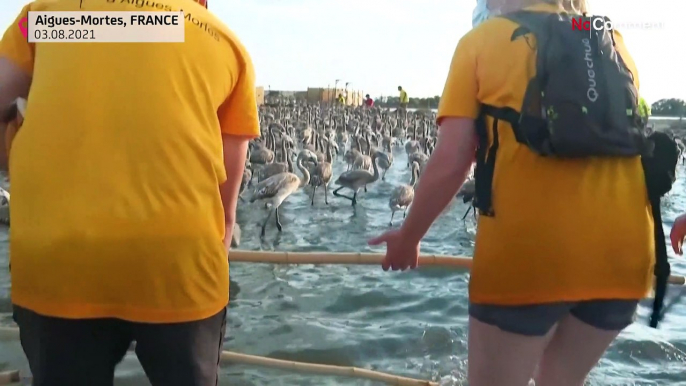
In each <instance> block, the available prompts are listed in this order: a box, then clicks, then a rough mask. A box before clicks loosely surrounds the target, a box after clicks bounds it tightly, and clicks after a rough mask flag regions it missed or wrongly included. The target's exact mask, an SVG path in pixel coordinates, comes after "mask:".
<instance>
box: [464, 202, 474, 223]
mask: <svg viewBox="0 0 686 386" xmlns="http://www.w3.org/2000/svg"><path fill="white" fill-rule="evenodd" d="M470 210H472V206H471V205H470V206H469V208H467V211H466V212H465V214H464V216H462V220H464V219H466V218H467V215H468V214H469V211H470Z"/></svg>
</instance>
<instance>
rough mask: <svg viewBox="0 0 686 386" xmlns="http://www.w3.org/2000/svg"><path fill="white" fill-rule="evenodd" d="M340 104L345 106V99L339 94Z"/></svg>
mask: <svg viewBox="0 0 686 386" xmlns="http://www.w3.org/2000/svg"><path fill="white" fill-rule="evenodd" d="M338 103H340V104H341V105H344V104H345V97H344V96H343V94H338Z"/></svg>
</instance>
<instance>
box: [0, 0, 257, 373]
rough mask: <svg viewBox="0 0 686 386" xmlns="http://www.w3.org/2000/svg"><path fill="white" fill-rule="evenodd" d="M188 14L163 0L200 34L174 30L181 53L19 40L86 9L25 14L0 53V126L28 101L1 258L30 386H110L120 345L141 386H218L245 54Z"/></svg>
mask: <svg viewBox="0 0 686 386" xmlns="http://www.w3.org/2000/svg"><path fill="white" fill-rule="evenodd" d="M198 2H201V4H197V3H196V2H195V1H193V0H165V4H166V5H168V6H170V7H171V8H172V9H176V10H178V9H183V10H184V11H186V12H187V14H190V13H192V14H193V17H194V20H195V19H197V20H198V21H199V22H200V23H201V25H204V26H205V27H204V28H203V27H201V28H198V26H197V25H194V24H192V23H190V22H187V23H186V26H185V43H183V44H173V45H169V44H152V45H150V44H143V45H137V44H111V45H108V44H54V45H50V46H49V47H48V46H47V45H42V44H40V43H39V44H34V43H29V42H27V40H26V37H25V35H24V33H23V31H22V30H21V28H19V24H20V21H21V20H24V19H26V18H27V16H28V14H29V13H30V12H31V11H47V12H50V11H100V10H102V4H103V3H104V2H93V1H91V2H83V9H79V3H78V2H73V1H34V2H31V3H29V4H28V5H26V6H25V7H24V8H23V9H22V10H21V12H20V14H19V15H18V17H17V18H16V20H15V21H14V22H13V23H12V24H11V25H10V26H9V28H8V29H7V31H6V32H5V33H4V36H3V37H2V40H0V117H11V116H12V113H13V112H12V109H13V108H16V107H14V106H13V101H15V100H16V99H17V98H20V97H21V98H27V104H26V119H25V120H24V121H23V124H22V125H21V127H20V128H19V129H18V134H17V136H16V138H14V141H12V142H11V152H12V162H11V164H10V165H9V166H10V168H11V175H12V237H11V238H10V251H11V252H10V254H11V264H12V269H11V283H12V305H13V312H14V314H13V317H14V320H15V321H16V322H17V324H18V326H19V332H20V336H21V345H22V348H23V350H24V353H25V355H26V357H27V359H28V363H29V367H30V369H31V373H32V375H33V383H32V384H33V385H34V386H62V385H64V386H112V384H113V382H114V379H113V378H114V373H115V367H116V366H117V364H118V363H119V362H120V361H121V360H122V359H123V358H124V356H125V355H126V353H127V351H128V349H129V347H130V344H131V342H133V341H136V347H135V353H136V356H137V357H138V360H139V362H140V363H141V365H142V366H143V368H144V369H145V373H146V374H147V376H148V378H149V380H150V383H149V384H152V385H153V386H216V385H217V382H218V376H219V361H220V355H221V350H222V346H223V342H224V334H225V330H226V312H227V311H226V308H227V304H228V302H229V264H228V259H227V252H228V250H229V248H230V241H231V239H232V237H231V236H232V232H233V228H234V224H235V218H236V202H237V198H238V190H239V187H240V184H241V179H242V176H243V169H244V165H245V158H246V154H247V148H248V142H249V141H250V140H251V139H252V138H255V137H257V136H259V133H260V131H259V130H260V129H259V121H258V115H257V100H256V96H255V72H254V69H253V65H252V62H251V59H250V56H249V55H248V52H247V51H246V49H245V47H244V46H243V45H242V44H241V43H240V41H239V39H238V38H237V37H236V36H235V35H234V34H233V33H232V32H231V31H230V30H229V29H228V28H227V27H226V26H225V25H223V24H222V23H221V22H220V21H219V19H218V18H217V17H215V16H213V15H212V14H211V13H209V12H208V10H207V9H206V7H205V5H204V3H205V1H204V0H198ZM139 3H143V2H139ZM155 4H156V3H154V2H146V5H145V6H143V9H141V8H140V4H128V3H126V2H116V4H115V3H112V4H108V5H107V6H108V10H109V11H126V12H133V11H138V12H140V11H155V10H156V9H157V8H155V7H154V5H155ZM208 31H209V32H212V33H208ZM151 47H154V49H151ZM56 63H57V65H56ZM132 64H133V65H134V66H135V67H136V70H135V71H128V72H127V73H126V74H125V75H123V77H122V76H121V74H118V73H111V72H107V71H105V72H103V70H102V69H103V68H109V67H110V66H113V67H127V66H128V67H130V66H131V65H132ZM170 79H173V80H174V82H172V83H173V84H172V83H170V81H169V80H170ZM122 101H129V102H128V103H125V106H124V105H122ZM20 107H21V106H20ZM21 108H23V107H21ZM0 129H2V130H3V131H2V132H0V138H5V132H4V130H6V129H5V128H4V127H2V125H0ZM10 130H12V129H11V128H10ZM11 136H12V132H10V133H8V134H7V137H6V138H7V140H8V141H11V140H12V138H11ZM6 150H9V149H6ZM47 187H49V189H47Z"/></svg>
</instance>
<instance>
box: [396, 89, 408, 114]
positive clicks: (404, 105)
mask: <svg viewBox="0 0 686 386" xmlns="http://www.w3.org/2000/svg"><path fill="white" fill-rule="evenodd" d="M398 91H399V92H400V98H399V101H400V108H401V109H402V111H404V112H407V105H408V103H410V97H409V96H407V91H405V90H403V87H402V86H398Z"/></svg>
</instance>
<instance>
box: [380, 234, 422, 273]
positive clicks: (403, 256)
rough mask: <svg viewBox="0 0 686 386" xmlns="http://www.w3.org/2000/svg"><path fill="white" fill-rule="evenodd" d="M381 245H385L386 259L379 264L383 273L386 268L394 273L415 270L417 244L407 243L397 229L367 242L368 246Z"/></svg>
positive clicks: (417, 257) (417, 254)
mask: <svg viewBox="0 0 686 386" xmlns="http://www.w3.org/2000/svg"><path fill="white" fill-rule="evenodd" d="M382 243H386V257H384V259H383V261H382V262H381V267H382V268H383V270H384V271H388V268H391V269H393V270H394V271H397V270H401V271H404V270H406V269H407V268H412V269H415V268H417V265H418V264H419V243H415V242H413V241H409V240H408V238H407V237H403V234H402V233H401V232H400V230H398V229H395V230H391V231H388V232H386V233H384V234H382V235H381V236H378V237H375V238H373V239H371V240H369V241H368V244H369V245H381V244H382Z"/></svg>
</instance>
